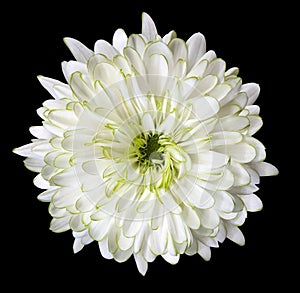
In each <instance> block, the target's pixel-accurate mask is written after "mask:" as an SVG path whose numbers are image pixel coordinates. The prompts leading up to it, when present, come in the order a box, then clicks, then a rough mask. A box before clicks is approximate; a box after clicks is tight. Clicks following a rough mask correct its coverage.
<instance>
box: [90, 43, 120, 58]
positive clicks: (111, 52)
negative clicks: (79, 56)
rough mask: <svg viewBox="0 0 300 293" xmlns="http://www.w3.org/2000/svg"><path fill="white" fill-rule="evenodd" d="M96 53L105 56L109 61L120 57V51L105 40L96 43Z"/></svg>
mask: <svg viewBox="0 0 300 293" xmlns="http://www.w3.org/2000/svg"><path fill="white" fill-rule="evenodd" d="M94 51H95V53H99V54H103V55H105V56H106V57H107V58H108V59H113V58H114V57H115V56H116V55H118V51H117V50H116V49H115V48H114V47H113V46H112V45H111V44H110V43H108V42H107V41H104V40H98V41H97V42H96V43H95V48H94Z"/></svg>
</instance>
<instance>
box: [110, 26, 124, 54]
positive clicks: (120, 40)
mask: <svg viewBox="0 0 300 293" xmlns="http://www.w3.org/2000/svg"><path fill="white" fill-rule="evenodd" d="M112 44H113V46H114V47H115V48H116V49H117V50H118V51H119V52H120V53H121V54H122V53H123V49H124V48H125V46H126V44H127V35H126V33H125V32H124V30H122V29H117V30H116V31H115V33H114V36H113V41H112Z"/></svg>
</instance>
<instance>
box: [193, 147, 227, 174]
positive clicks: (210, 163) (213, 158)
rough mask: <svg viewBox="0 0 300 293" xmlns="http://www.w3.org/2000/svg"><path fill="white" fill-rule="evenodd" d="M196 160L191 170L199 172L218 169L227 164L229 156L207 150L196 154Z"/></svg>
mask: <svg viewBox="0 0 300 293" xmlns="http://www.w3.org/2000/svg"><path fill="white" fill-rule="evenodd" d="M197 158H198V162H197V163H196V162H194V164H193V168H194V169H193V171H194V172H201V171H204V170H206V171H211V170H214V169H218V168H221V167H224V166H225V165H227V163H228V160H229V157H228V156H227V155H226V154H222V153H219V152H215V151H208V152H203V153H199V154H198V155H197Z"/></svg>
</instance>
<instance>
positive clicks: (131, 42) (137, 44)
mask: <svg viewBox="0 0 300 293" xmlns="http://www.w3.org/2000/svg"><path fill="white" fill-rule="evenodd" d="M127 45H128V46H129V47H132V48H133V49H135V50H136V51H137V52H138V53H139V55H140V56H142V55H143V54H144V50H145V46H146V42H145V40H144V38H143V36H141V35H137V34H132V35H130V36H129V38H128V44H127Z"/></svg>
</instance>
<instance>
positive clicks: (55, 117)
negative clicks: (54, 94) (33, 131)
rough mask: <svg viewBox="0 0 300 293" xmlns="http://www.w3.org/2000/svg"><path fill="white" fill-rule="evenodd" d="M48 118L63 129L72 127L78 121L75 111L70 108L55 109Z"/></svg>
mask: <svg viewBox="0 0 300 293" xmlns="http://www.w3.org/2000/svg"><path fill="white" fill-rule="evenodd" d="M48 119H49V121H50V122H51V123H53V124H54V125H56V126H58V127H61V128H63V129H68V128H71V127H72V126H75V125H76V124H77V122H78V118H77V117H76V115H75V113H74V112H73V111H68V110H53V111H51V112H50V113H49V115H48Z"/></svg>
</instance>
